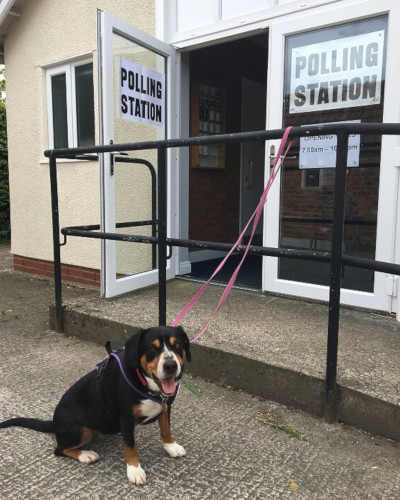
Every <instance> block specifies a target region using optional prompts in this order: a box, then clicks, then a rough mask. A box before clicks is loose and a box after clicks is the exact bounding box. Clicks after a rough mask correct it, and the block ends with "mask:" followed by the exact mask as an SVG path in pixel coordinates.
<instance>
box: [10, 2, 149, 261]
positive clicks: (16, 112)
mask: <svg viewBox="0 0 400 500" xmlns="http://www.w3.org/2000/svg"><path fill="white" fill-rule="evenodd" d="M97 8H100V9H103V10H107V11H108V12H110V13H112V14H114V15H115V16H118V17H120V18H122V19H125V20H126V21H128V22H130V23H132V24H135V25H136V26H137V27H138V28H140V29H142V30H144V31H147V32H148V33H150V34H154V32H155V7H154V2H153V1H152V0H150V1H146V2H143V1H141V0H130V1H129V2H127V1H124V0H85V1H84V2H66V1H63V0H31V1H26V2H24V3H23V4H22V7H21V16H20V18H17V19H16V20H15V21H14V23H13V24H12V26H11V27H10V29H9V32H8V34H7V38H6V40H5V64H6V78H7V115H8V140H9V167H10V195H11V228H12V247H11V251H12V253H14V254H16V255H22V256H27V257H32V258H38V259H44V260H52V259H53V252H52V225H51V204H50V182H49V169H48V164H47V161H46V159H45V158H44V156H43V151H44V150H46V149H47V148H48V147H49V145H48V133H47V118H46V117H47V110H46V82H45V73H46V66H47V65H49V64H51V63H57V62H61V61H63V60H65V59H68V58H71V57H75V56H77V55H80V54H92V55H93V62H94V73H95V75H94V84H95V100H96V107H97V75H96V55H97V54H96V9H97ZM96 126H97V123H96ZM96 137H97V133H96ZM96 140H97V139H96ZM58 178H59V188H60V191H59V201H60V224H61V227H62V226H68V225H78V224H93V223H98V222H99V221H100V214H99V207H100V201H99V171H98V164H97V162H91V163H89V162H85V163H82V162H64V163H62V164H60V165H59V168H58ZM61 257H62V262H64V263H68V264H74V265H78V266H84V267H90V268H97V269H99V268H100V242H99V241H96V240H88V239H86V238H70V239H69V242H68V245H66V246H65V247H63V248H62V254H61Z"/></svg>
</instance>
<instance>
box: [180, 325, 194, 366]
mask: <svg viewBox="0 0 400 500" xmlns="http://www.w3.org/2000/svg"><path fill="white" fill-rule="evenodd" d="M177 328H178V330H180V332H181V334H182V338H183V347H184V348H185V352H186V359H187V360H188V361H189V363H190V361H192V355H191V354H190V341H189V338H188V336H187V334H186V332H185V330H184V329H183V328H182V327H181V326H177Z"/></svg>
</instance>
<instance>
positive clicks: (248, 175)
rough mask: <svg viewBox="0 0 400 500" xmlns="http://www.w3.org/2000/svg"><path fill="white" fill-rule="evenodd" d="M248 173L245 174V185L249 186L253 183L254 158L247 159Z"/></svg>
mask: <svg viewBox="0 0 400 500" xmlns="http://www.w3.org/2000/svg"><path fill="white" fill-rule="evenodd" d="M246 166H247V173H246V175H245V176H244V186H245V187H247V188H249V187H251V186H252V184H253V160H246Z"/></svg>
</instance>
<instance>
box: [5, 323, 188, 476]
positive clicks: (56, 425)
mask: <svg viewBox="0 0 400 500" xmlns="http://www.w3.org/2000/svg"><path fill="white" fill-rule="evenodd" d="M107 350H108V352H109V355H108V356H107V358H106V359H105V360H104V361H103V362H102V363H100V364H99V365H98V366H97V367H96V369H95V370H93V371H91V372H90V373H88V374H87V375H85V376H84V377H82V378H81V379H80V380H78V382H76V383H75V384H74V385H73V386H72V387H70V388H69V389H68V390H67V392H66V393H65V394H64V395H63V397H62V398H61V400H60V402H59V403H58V405H57V407H56V409H55V412H54V416H53V420H48V421H45V420H39V419H34V418H12V419H10V420H6V421H4V422H2V423H0V428H4V427H11V426H19V427H26V428H28V429H33V430H36V431H40V432H50V433H54V434H55V436H56V439H57V447H56V449H55V451H54V453H55V454H56V455H58V456H64V457H69V458H73V459H75V460H77V461H79V462H81V463H83V464H89V463H92V462H96V461H97V460H98V459H99V456H98V455H97V453H95V452H94V451H89V450H87V449H84V448H85V447H86V446H87V444H88V443H89V441H90V440H91V439H92V438H94V437H96V436H98V435H100V434H114V433H118V432H121V433H122V437H123V442H124V451H125V459H126V465H127V475H128V479H129V481H130V482H131V483H134V484H144V483H145V482H146V474H145V472H144V470H143V469H142V467H141V466H140V463H139V458H138V454H137V446H136V442H135V427H136V425H139V424H146V423H150V422H152V421H154V420H158V423H159V425H160V430H161V437H162V440H163V443H164V449H165V451H166V452H167V453H168V454H169V455H170V456H171V457H181V456H183V455H185V454H186V452H185V450H184V448H183V447H182V446H180V445H179V444H178V443H176V442H175V440H174V438H173V437H172V435H171V431H170V414H171V405H172V403H173V401H174V399H175V397H176V395H177V391H178V388H179V380H180V378H181V377H182V372H183V364H184V362H185V360H187V361H190V344H189V340H188V337H187V335H186V333H185V332H184V330H183V329H182V328H181V327H167V326H161V327H155V328H149V329H148V330H140V331H139V332H138V333H136V334H135V335H133V336H132V337H131V338H130V339H129V340H128V341H127V342H126V344H125V346H124V348H123V349H122V350H120V351H117V352H112V351H111V350H109V349H107Z"/></svg>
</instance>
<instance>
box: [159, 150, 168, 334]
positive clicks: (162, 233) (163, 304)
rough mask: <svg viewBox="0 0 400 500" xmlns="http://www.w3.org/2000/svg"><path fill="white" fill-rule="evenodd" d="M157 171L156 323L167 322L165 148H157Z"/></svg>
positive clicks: (162, 323)
mask: <svg viewBox="0 0 400 500" xmlns="http://www.w3.org/2000/svg"><path fill="white" fill-rule="evenodd" d="M157 160H158V161H157V166H158V168H157V173H158V323H159V325H160V326H164V325H166V324H167V241H166V240H167V161H166V149H165V148H163V147H159V148H158V150H157Z"/></svg>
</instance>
